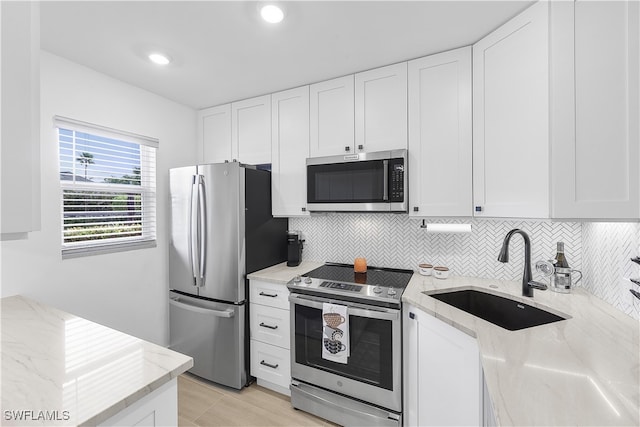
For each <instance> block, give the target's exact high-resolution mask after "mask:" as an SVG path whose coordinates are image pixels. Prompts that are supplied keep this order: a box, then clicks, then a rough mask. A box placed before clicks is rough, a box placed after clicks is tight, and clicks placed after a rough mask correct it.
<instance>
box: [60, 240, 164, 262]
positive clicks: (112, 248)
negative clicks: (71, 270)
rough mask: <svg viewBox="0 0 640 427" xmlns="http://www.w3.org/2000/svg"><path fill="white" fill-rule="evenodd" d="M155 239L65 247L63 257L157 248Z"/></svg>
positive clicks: (69, 257)
mask: <svg viewBox="0 0 640 427" xmlns="http://www.w3.org/2000/svg"><path fill="white" fill-rule="evenodd" d="M156 246H157V244H156V241H155V239H154V240H144V241H136V242H120V243H108V244H103V245H96V246H83V247H76V248H63V249H62V259H71V258H80V257H85V256H93V255H103V254H111V253H116V252H125V251H133V250H136V249H148V248H155V247H156Z"/></svg>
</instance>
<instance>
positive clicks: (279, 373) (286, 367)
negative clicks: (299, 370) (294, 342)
mask: <svg viewBox="0 0 640 427" xmlns="http://www.w3.org/2000/svg"><path fill="white" fill-rule="evenodd" d="M290 359H291V356H290V355H289V350H287V349H284V348H280V347H276V346H275V345H269V344H265V343H263V342H260V341H256V340H251V375H253V376H254V377H256V378H259V379H261V380H264V381H269V382H271V383H274V384H277V385H279V386H282V387H284V388H289V384H290V383H291V366H290Z"/></svg>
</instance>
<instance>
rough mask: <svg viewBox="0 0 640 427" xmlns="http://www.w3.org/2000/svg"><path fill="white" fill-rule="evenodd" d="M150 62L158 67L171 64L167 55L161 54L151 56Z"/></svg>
mask: <svg viewBox="0 0 640 427" xmlns="http://www.w3.org/2000/svg"><path fill="white" fill-rule="evenodd" d="M149 60H150V61H151V62H153V63H154V64H158V65H167V64H169V63H170V62H171V60H170V59H169V58H168V57H167V56H166V55H163V54H161V53H151V54H149Z"/></svg>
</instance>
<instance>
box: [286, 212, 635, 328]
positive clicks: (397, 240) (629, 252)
mask: <svg viewBox="0 0 640 427" xmlns="http://www.w3.org/2000/svg"><path fill="white" fill-rule="evenodd" d="M428 222H430V223H462V222H465V221H462V220H455V219H452V220H448V219H440V220H429V221H428ZM421 223H422V220H420V219H412V218H410V217H409V216H408V215H403V214H366V213H353V214H349V213H328V214H319V215H314V216H312V217H309V218H291V219H290V220H289V228H290V229H292V230H300V231H301V232H302V235H303V238H304V239H305V240H306V241H305V246H304V252H303V254H302V257H303V259H306V260H313V261H333V262H341V263H348V264H352V263H353V259H354V258H355V257H357V256H362V257H365V258H367V263H368V264H369V265H373V266H379V267H395V268H407V269H414V270H415V269H417V266H418V264H419V263H421V262H428V263H430V264H434V265H444V266H447V267H449V268H450V269H451V272H452V274H456V275H465V276H476V277H485V278H496V279H507V280H521V278H522V271H523V258H524V256H523V251H524V244H523V240H522V238H521V237H520V236H514V237H513V238H512V240H511V244H510V251H509V252H510V254H509V255H510V258H509V259H510V262H509V263H507V264H503V263H500V262H498V259H497V258H498V253H499V251H500V247H501V245H502V241H503V239H504V236H505V235H506V234H507V232H508V231H509V230H511V229H513V228H520V229H522V230H524V231H526V232H527V234H529V237H530V238H531V245H532V254H531V259H532V261H533V263H535V261H537V260H547V259H551V258H553V257H554V256H555V253H556V243H557V242H558V241H562V242H564V243H565V254H566V256H567V259H568V261H569V264H570V266H571V267H572V268H575V269H578V270H584V279H583V281H582V282H580V283H579V284H578V285H579V286H584V287H585V288H587V289H589V290H590V291H591V292H592V293H594V294H595V295H596V296H598V297H600V298H602V299H604V300H605V301H607V302H609V303H610V304H612V305H614V306H616V307H617V308H619V309H620V310H622V311H624V312H625V313H627V314H630V315H632V316H634V317H637V316H638V304H636V306H635V308H634V305H633V304H634V302H633V301H632V300H631V299H629V298H627V295H626V294H628V296H629V297H631V298H633V296H632V295H631V294H630V293H629V291H628V289H629V287H630V286H631V283H630V282H629V281H624V282H619V281H616V279H615V277H618V276H620V274H622V275H624V276H625V277H629V275H635V276H640V273H639V272H638V271H637V270H636V271H635V273H634V271H633V269H634V268H636V267H633V266H630V265H627V264H632V263H631V262H630V261H628V260H629V258H631V257H632V256H635V255H637V254H638V252H639V251H640V225H638V224H609V225H608V226H607V227H609V228H607V230H608V231H606V232H605V231H602V232H597V233H596V232H595V231H593V229H594V228H597V227H596V226H600V225H602V224H587V223H585V224H582V223H577V222H551V221H497V220H487V219H482V220H471V226H472V232H471V233H464V234H449V233H426V231H425V230H424V229H422V228H420V224H421ZM598 230H599V229H598ZM612 230H615V231H612ZM634 233H635V234H634ZM603 235H607V236H608V237H606V238H605V237H604V236H603ZM620 239H622V240H623V241H624V242H623V241H621V240H620ZM585 242H588V244H589V249H587V248H583V244H585ZM625 242H626V243H625ZM596 247H599V249H598V250H597V253H596V254H595V255H594V252H595V251H596V249H595V248H596ZM605 253H606V256H607V257H608V258H607V259H610V260H611V261H610V262H611V263H613V264H615V265H619V266H623V265H625V266H626V267H625V268H626V270H624V269H623V270H620V272H615V271H614V272H611V274H608V273H607V274H605V273H603V272H601V271H600V270H602V269H601V267H599V266H601V265H602V263H601V262H599V261H597V258H599V257H601V256H603V255H601V254H605ZM586 256H588V257H589V258H588V265H589V266H590V267H592V266H595V268H590V269H586V268H584V269H583V261H585V259H584V257H586ZM623 258H626V259H627V261H628V262H625V261H624V259H623ZM614 260H615V261H614ZM609 265H611V264H609ZM599 269H600V270H599ZM607 271H611V269H607ZM632 273H633V274H632ZM602 276H606V277H608V278H609V279H608V280H603V278H602ZM534 279H535V280H540V281H545V280H546V279H543V278H542V277H541V276H538V275H537V274H536V273H535V269H534ZM547 282H548V281H547ZM596 283H597V285H596ZM624 283H626V284H624ZM624 286H626V288H625V289H623V288H624Z"/></svg>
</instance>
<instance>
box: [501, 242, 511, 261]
mask: <svg viewBox="0 0 640 427" xmlns="http://www.w3.org/2000/svg"><path fill="white" fill-rule="evenodd" d="M498 261H500V262H509V243H508V241H507V240H505V241H504V243H503V244H502V248H500V254H499V255H498Z"/></svg>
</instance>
